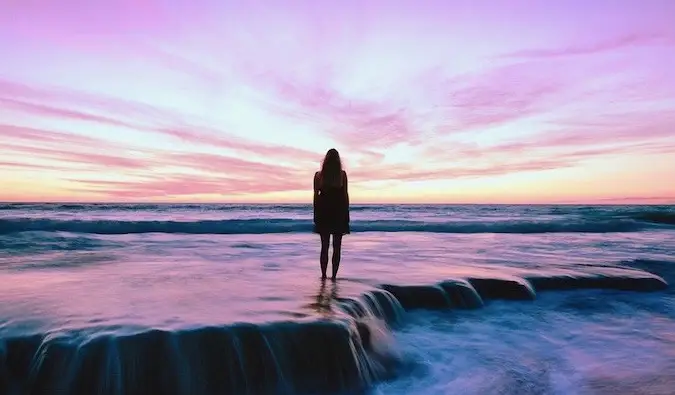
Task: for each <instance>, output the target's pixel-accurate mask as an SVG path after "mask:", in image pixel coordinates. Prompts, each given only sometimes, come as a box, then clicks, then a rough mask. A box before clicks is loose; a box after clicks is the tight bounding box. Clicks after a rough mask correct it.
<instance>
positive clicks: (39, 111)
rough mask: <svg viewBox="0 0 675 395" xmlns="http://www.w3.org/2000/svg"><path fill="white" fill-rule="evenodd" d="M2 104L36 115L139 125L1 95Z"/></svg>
mask: <svg viewBox="0 0 675 395" xmlns="http://www.w3.org/2000/svg"><path fill="white" fill-rule="evenodd" d="M0 105H3V106H6V107H5V108H7V109H9V108H14V109H16V110H20V111H22V112H25V113H27V114H28V115H31V116H34V117H55V118H60V119H70V120H75V121H86V122H96V123H102V124H107V125H113V126H123V127H127V128H135V127H137V125H134V124H131V123H128V122H124V121H121V120H119V119H115V118H112V117H106V116H102V115H95V114H90V113H87V112H82V111H78V110H70V109H66V108H59V107H55V106H50V105H45V104H37V103H30V102H26V101H22V100H17V99H10V98H3V97H0Z"/></svg>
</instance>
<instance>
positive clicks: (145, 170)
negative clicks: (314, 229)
mask: <svg viewBox="0 0 675 395" xmlns="http://www.w3.org/2000/svg"><path fill="white" fill-rule="evenodd" d="M0 10H1V11H0V57H1V58H2V61H0V141H1V143H0V185H2V188H0V201H31V202H42V201H55V202H56V201H59V202H60V201H67V202H310V201H311V195H312V179H313V176H314V172H315V171H316V170H318V168H319V166H320V163H321V160H322V159H323V156H324V154H325V153H326V151H327V150H328V149H329V148H337V149H338V150H339V151H340V154H341V156H342V160H343V164H344V168H345V170H346V171H347V174H348V177H349V193H350V198H351V201H352V202H353V203H377V202H382V203H427V202H429V203H675V23H673V20H675V2H673V1H669V0H596V1H581V0H567V1H542V0H539V1H534V0H511V1H507V0H493V1H470V0H368V1H364V0H359V1H356V0H341V1H329V0H326V1H310V0H307V1H300V0H284V1H281V0H265V1H262V0H249V1H228V0H144V1H137V0H100V1H96V2H94V1H88V0H60V1H58V2H56V1H53V0H0Z"/></svg>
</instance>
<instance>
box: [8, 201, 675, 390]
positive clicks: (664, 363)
mask: <svg viewBox="0 0 675 395" xmlns="http://www.w3.org/2000/svg"><path fill="white" fill-rule="evenodd" d="M674 213H675V209H673V207H630V206H621V207H607V206H605V207H573V206H357V207H355V208H354V210H353V213H352V222H353V224H352V230H353V232H352V234H350V235H348V236H346V237H345V239H344V247H343V259H342V264H341V269H340V278H339V280H338V281H337V282H336V283H335V284H332V283H330V282H328V283H323V282H321V281H320V280H319V270H318V262H317V255H318V249H319V245H318V240H317V239H318V237H317V236H316V235H313V234H311V233H309V231H308V230H309V229H311V222H310V218H311V211H310V208H309V207H308V206H192V205H183V206H170V205H167V206H153V205H145V206H122V205H117V206H91V205H69V206H63V205H60V206H59V205H50V206H45V205H30V206H16V205H6V206H2V207H0V246H1V247H2V249H1V250H0V336H2V337H4V338H10V337H17V336H28V335H29V334H45V333H48V334H50V336H57V335H61V334H64V335H67V334H72V333H80V334H82V333H84V334H86V336H87V338H92V337H95V336H96V335H97V334H101V333H105V334H113V335H122V334H127V333H133V332H134V331H139V330H143V329H144V328H154V329H161V330H165V331H180V330H183V331H185V330H191V329H198V328H203V327H209V326H214V327H215V326H226V325H229V324H232V323H235V322H246V323H271V322H276V321H287V320H291V321H303V322H306V321H312V320H315V319H316V318H317V317H322V318H327V319H346V318H349V316H348V315H347V313H346V311H345V309H344V308H341V307H340V306H341V303H342V302H343V301H344V299H356V298H359V297H360V295H363V294H364V293H366V292H367V291H368V290H371V289H373V288H375V287H377V286H378V285H380V284H398V285H416V284H419V285H434V284H437V283H439V282H440V281H443V280H448V279H463V278H513V277H517V278H531V277H544V278H550V277H552V276H559V275H563V274H564V275H573V276H583V275H589V274H602V275H604V276H610V277H612V276H623V277H626V276H628V277H632V278H656V279H663V280H665V281H666V282H668V283H670V284H672V283H673V282H674V281H675V276H674V275H673V274H675V257H674V254H675V226H673V225H672V224H673V218H675V214H674ZM649 272H653V273H655V274H651V273H649ZM659 276H660V277H659ZM485 302H486V306H485V307H484V308H482V309H478V310H457V309H450V310H441V311H433V312H431V311H425V310H415V311H409V312H407V313H406V314H405V317H404V319H403V320H402V322H400V323H399V324H398V325H391V328H389V329H386V328H385V329H384V330H383V332H381V333H380V336H381V338H374V341H375V343H377V344H376V347H380V348H383V349H386V352H387V353H391V354H395V355H396V356H397V358H398V359H400V360H401V361H402V362H403V363H402V365H401V366H403V367H399V368H397V369H396V372H395V374H393V375H384V376H387V377H382V378H381V379H378V380H375V381H368V382H367V383H366V384H367V388H368V390H369V391H372V392H374V393H378V394H408V393H426V394H445V393H449V392H457V393H462V394H486V393H490V394H492V393H495V394H603V393H610V392H612V393H617V391H618V393H644V394H661V393H664V394H665V393H673V392H672V390H671V388H675V378H671V376H673V377H675V376H674V375H672V373H670V372H672V371H673V368H675V347H674V346H673V344H675V294H674V293H673V292H672V291H670V288H669V289H667V290H665V291H663V290H662V291H658V292H653V293H636V292H630V291H616V290H574V291H565V292H561V291H547V292H537V295H536V300H535V301H503V300H486V301H485ZM373 333H374V334H375V333H376V331H373ZM378 333H379V332H378ZM0 376H1V375H0ZM10 376H11V375H10ZM10 379H11V377H10ZM0 381H1V380H0ZM0 384H1V382H0ZM663 391H665V392H663ZM668 391H671V392H668ZM109 392H110V393H115V391H113V390H110V391H109ZM118 392H119V391H118ZM127 392H128V391H127ZM291 392H292V391H291ZM120 393H121V392H120Z"/></svg>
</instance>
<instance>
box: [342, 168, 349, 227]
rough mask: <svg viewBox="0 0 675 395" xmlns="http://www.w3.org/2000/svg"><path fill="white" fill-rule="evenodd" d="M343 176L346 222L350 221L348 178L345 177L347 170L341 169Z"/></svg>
mask: <svg viewBox="0 0 675 395" xmlns="http://www.w3.org/2000/svg"><path fill="white" fill-rule="evenodd" d="M342 174H343V176H344V178H345V179H344V183H345V198H346V200H347V222H348V223H349V222H350V215H349V180H348V179H347V172H346V171H343V172H342Z"/></svg>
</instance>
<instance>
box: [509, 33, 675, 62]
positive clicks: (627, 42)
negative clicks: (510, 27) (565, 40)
mask: <svg viewBox="0 0 675 395" xmlns="http://www.w3.org/2000/svg"><path fill="white" fill-rule="evenodd" d="M652 44H666V45H673V44H675V40H673V37H669V36H666V35H663V34H656V33H632V34H628V35H624V36H621V37H614V38H611V39H609V40H605V41H599V42H595V43H584V44H578V45H575V46H568V47H565V48H555V49H529V50H523V51H516V52H511V53H507V54H504V55H502V57H505V58H530V59H533V58H534V59H536V58H559V57H567V56H582V55H593V54H598V53H603V52H609V51H616V50H621V49H624V48H630V47H638V46H647V45H652Z"/></svg>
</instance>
